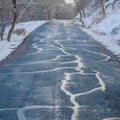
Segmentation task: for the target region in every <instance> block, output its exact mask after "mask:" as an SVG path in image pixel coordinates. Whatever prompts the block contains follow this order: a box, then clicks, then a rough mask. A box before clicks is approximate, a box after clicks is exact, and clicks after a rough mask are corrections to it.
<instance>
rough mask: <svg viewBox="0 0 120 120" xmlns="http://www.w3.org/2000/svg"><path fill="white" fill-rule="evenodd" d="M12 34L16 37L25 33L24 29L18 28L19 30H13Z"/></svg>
mask: <svg viewBox="0 0 120 120" xmlns="http://www.w3.org/2000/svg"><path fill="white" fill-rule="evenodd" d="M13 33H14V34H17V35H25V34H26V31H25V29H24V28H19V29H16V30H14V31H13Z"/></svg>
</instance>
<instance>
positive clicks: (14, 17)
mask: <svg viewBox="0 0 120 120" xmlns="http://www.w3.org/2000/svg"><path fill="white" fill-rule="evenodd" d="M12 1H13V19H12V24H11V28H10V30H9V32H8V36H7V40H8V41H10V40H11V35H12V32H13V29H14V27H15V23H16V20H17V10H16V0H12Z"/></svg>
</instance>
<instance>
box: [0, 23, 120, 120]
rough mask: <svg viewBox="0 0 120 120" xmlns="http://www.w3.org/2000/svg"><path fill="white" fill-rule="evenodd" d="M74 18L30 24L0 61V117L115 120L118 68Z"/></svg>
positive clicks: (119, 110)
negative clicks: (20, 40)
mask: <svg viewBox="0 0 120 120" xmlns="http://www.w3.org/2000/svg"><path fill="white" fill-rule="evenodd" d="M117 64H119V63H118V62H117V61H115V60H114V59H113V55H112V54H111V53H110V52H109V51H108V50H106V49H104V48H102V47H101V46H100V45H99V43H97V42H96V41H94V40H93V39H92V38H91V37H90V36H89V35H87V34H86V33H84V32H83V31H82V30H81V29H80V27H79V25H78V24H76V23H73V22H72V21H53V22H50V23H47V24H45V25H43V26H42V27H40V28H38V29H37V30H35V31H34V32H33V33H32V34H31V35H30V36H29V37H28V38H27V40H26V42H25V43H24V44H23V45H22V46H21V47H20V49H18V50H17V51H16V52H15V53H14V54H13V55H12V56H10V57H9V58H8V59H6V60H5V61H3V62H2V65H1V66H0V120H120V87H119V86H120V72H119V71H120V70H119V65H117Z"/></svg>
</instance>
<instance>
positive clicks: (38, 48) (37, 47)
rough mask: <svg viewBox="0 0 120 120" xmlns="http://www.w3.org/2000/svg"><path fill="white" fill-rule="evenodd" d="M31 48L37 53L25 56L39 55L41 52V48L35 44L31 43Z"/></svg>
mask: <svg viewBox="0 0 120 120" xmlns="http://www.w3.org/2000/svg"><path fill="white" fill-rule="evenodd" d="M32 46H33V48H34V49H37V52H33V53H29V54H27V55H35V54H40V53H41V52H42V51H43V48H40V47H39V45H37V43H33V44H32Z"/></svg>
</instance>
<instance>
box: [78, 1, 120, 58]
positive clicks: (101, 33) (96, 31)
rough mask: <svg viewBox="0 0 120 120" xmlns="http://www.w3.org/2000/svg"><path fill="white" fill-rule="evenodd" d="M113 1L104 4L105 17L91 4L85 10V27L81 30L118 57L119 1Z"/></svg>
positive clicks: (119, 33) (119, 46) (119, 42)
mask: <svg viewBox="0 0 120 120" xmlns="http://www.w3.org/2000/svg"><path fill="white" fill-rule="evenodd" d="M115 1H116V0H109V1H108V2H106V3H105V10H106V15H105V16H103V14H102V10H101V8H100V7H96V5H94V4H95V3H94V2H92V3H91V4H90V5H89V6H88V7H87V8H86V14H87V16H86V18H85V19H84V23H85V27H84V28H82V30H84V31H85V32H87V33H88V34H90V35H91V36H92V37H93V38H94V39H95V40H97V41H99V42H101V43H102V44H103V45H104V46H106V47H107V49H109V50H110V51H112V52H113V53H114V54H115V55H117V56H118V57H120V0H117V2H115ZM114 3H115V4H114ZM113 5H114V8H113ZM93 6H94V7H93ZM77 18H78V16H77Z"/></svg>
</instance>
